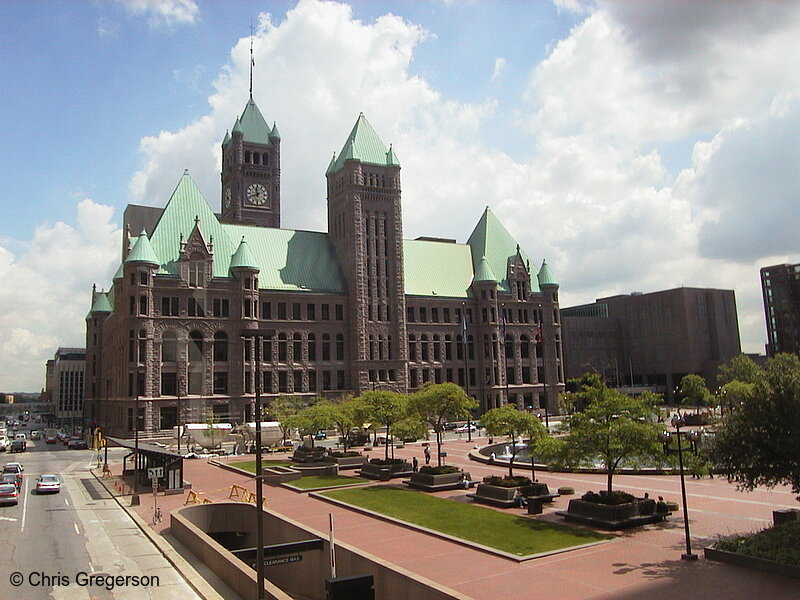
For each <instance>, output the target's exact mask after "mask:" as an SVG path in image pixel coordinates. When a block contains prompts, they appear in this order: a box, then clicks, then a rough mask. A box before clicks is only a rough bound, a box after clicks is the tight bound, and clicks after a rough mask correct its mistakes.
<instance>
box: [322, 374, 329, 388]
mask: <svg viewBox="0 0 800 600" xmlns="http://www.w3.org/2000/svg"><path fill="white" fill-rule="evenodd" d="M322 389H323V390H329V389H331V372H330V371H323V372H322Z"/></svg>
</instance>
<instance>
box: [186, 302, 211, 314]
mask: <svg viewBox="0 0 800 600" xmlns="http://www.w3.org/2000/svg"><path fill="white" fill-rule="evenodd" d="M186 308H187V312H188V313H189V316H190V317H204V316H206V313H205V310H204V308H203V301H202V300H198V299H197V298H189V302H188V304H187V307H186Z"/></svg>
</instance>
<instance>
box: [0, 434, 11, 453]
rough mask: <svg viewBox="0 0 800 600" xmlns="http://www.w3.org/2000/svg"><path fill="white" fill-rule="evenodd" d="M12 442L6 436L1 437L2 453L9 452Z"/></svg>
mask: <svg viewBox="0 0 800 600" xmlns="http://www.w3.org/2000/svg"><path fill="white" fill-rule="evenodd" d="M10 443H11V442H10V441H9V440H8V438H7V437H6V436H3V437H0V452H5V451H6V450H8V445H9V444H10Z"/></svg>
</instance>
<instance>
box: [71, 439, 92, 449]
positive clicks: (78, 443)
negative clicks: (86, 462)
mask: <svg viewBox="0 0 800 600" xmlns="http://www.w3.org/2000/svg"><path fill="white" fill-rule="evenodd" d="M67 448H69V449H70V450H87V449H88V448H89V444H87V443H86V440H75V439H71V440H70V441H69V443H68V444H67Z"/></svg>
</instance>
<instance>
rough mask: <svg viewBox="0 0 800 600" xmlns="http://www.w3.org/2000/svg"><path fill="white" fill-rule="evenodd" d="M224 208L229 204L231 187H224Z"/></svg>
mask: <svg viewBox="0 0 800 600" xmlns="http://www.w3.org/2000/svg"><path fill="white" fill-rule="evenodd" d="M224 202H225V208H228V207H230V205H231V188H225V201H224Z"/></svg>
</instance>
